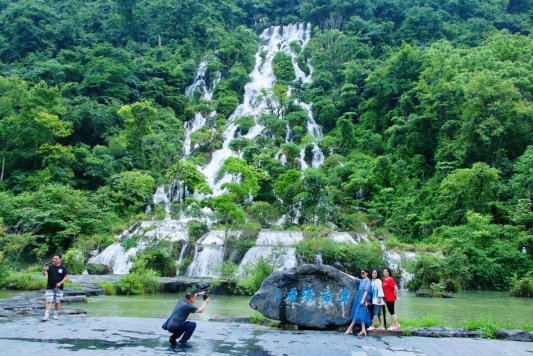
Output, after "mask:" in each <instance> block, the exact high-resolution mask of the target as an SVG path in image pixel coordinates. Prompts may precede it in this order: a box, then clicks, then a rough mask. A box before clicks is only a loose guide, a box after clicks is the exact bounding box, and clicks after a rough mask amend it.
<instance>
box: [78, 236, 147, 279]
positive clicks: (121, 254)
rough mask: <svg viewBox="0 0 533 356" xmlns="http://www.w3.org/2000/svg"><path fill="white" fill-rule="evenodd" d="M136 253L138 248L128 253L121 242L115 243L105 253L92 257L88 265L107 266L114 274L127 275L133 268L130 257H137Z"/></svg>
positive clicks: (129, 250) (131, 249)
mask: <svg viewBox="0 0 533 356" xmlns="http://www.w3.org/2000/svg"><path fill="white" fill-rule="evenodd" d="M136 253H137V248H136V247H133V248H130V249H128V250H127V251H126V250H125V249H124V247H122V245H121V244H120V242H115V243H114V244H112V245H109V246H108V247H107V248H106V249H105V250H104V251H102V253H100V254H98V255H96V256H94V257H91V258H90V259H89V261H88V263H98V264H104V265H107V266H109V268H111V269H112V270H113V273H114V274H127V273H129V271H130V269H131V267H132V266H133V262H131V261H130V257H132V256H135V254H136Z"/></svg>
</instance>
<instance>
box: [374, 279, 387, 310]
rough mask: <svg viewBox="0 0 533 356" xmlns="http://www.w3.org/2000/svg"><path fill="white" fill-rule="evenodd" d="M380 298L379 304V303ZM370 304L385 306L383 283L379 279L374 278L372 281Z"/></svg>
mask: <svg viewBox="0 0 533 356" xmlns="http://www.w3.org/2000/svg"><path fill="white" fill-rule="evenodd" d="M379 298H381V303H379ZM372 304H374V305H385V293H383V283H381V279H379V278H376V279H373V280H372Z"/></svg>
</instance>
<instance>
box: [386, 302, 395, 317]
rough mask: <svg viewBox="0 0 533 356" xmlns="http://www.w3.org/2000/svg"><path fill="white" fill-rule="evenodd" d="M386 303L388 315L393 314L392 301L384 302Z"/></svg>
mask: <svg viewBox="0 0 533 356" xmlns="http://www.w3.org/2000/svg"><path fill="white" fill-rule="evenodd" d="M385 304H387V309H388V310H389V314H390V315H394V314H395V313H394V302H385Z"/></svg>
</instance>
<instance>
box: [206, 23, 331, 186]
mask: <svg viewBox="0 0 533 356" xmlns="http://www.w3.org/2000/svg"><path fill="white" fill-rule="evenodd" d="M310 34H311V25H310V24H293V25H288V26H283V27H282V26H273V27H270V28H268V29H265V30H264V31H263V33H262V34H261V36H260V38H261V39H262V40H263V42H264V43H265V44H264V45H263V46H261V48H260V49H259V51H258V52H257V53H256V58H255V67H254V69H253V71H252V73H251V74H250V82H249V83H248V84H246V86H245V87H244V100H243V102H242V104H240V105H239V106H238V107H237V109H235V112H233V114H231V116H230V117H229V119H228V125H227V127H226V130H225V131H224V133H223V140H224V141H223V144H222V148H221V149H220V150H217V151H215V152H213V154H212V157H211V161H210V162H209V163H208V164H207V165H206V166H205V167H204V168H203V169H202V173H203V174H204V175H205V176H206V178H207V181H208V182H209V185H210V186H211V187H212V188H213V195H214V196H217V195H220V194H222V191H223V190H222V188H221V186H222V184H224V183H225V182H228V178H225V177H218V171H219V170H220V168H221V167H222V164H223V163H224V161H225V160H226V159H227V158H229V157H237V156H238V154H237V152H235V151H233V150H231V149H230V148H229V145H230V142H231V140H233V139H234V138H235V133H236V132H237V129H238V127H237V125H236V124H235V122H234V121H235V119H236V118H238V117H241V116H251V117H253V118H254V121H255V125H254V126H252V127H251V128H250V130H249V131H248V133H247V134H246V135H244V137H245V138H248V139H253V138H255V137H257V136H258V135H260V134H261V132H262V131H263V129H264V127H263V126H262V125H261V124H259V123H258V121H257V118H258V117H259V116H260V115H261V114H262V113H264V112H266V111H267V105H266V103H265V101H263V100H260V97H261V92H262V90H269V89H272V87H273V86H274V82H275V80H276V78H275V76H274V72H273V70H272V60H273V58H274V56H275V54H276V53H277V52H279V51H283V52H285V53H287V54H289V55H290V56H291V58H292V63H293V67H294V69H295V73H296V77H297V79H299V80H302V82H309V81H310V80H311V75H310V74H309V75H307V76H306V75H305V74H304V72H303V71H302V70H301V69H300V68H299V67H298V64H297V63H296V56H297V55H296V54H295V53H294V52H293V51H292V50H291V48H290V43H291V42H293V41H296V42H298V43H299V44H300V45H301V47H302V48H303V47H305V45H306V44H307V43H308V42H309V39H310ZM301 104H302V106H304V107H305V104H303V103H301ZM306 110H307V109H306ZM308 113H309V115H311V112H310V110H309V111H308ZM310 120H312V115H311V116H310ZM312 122H314V120H313V121H312ZM314 125H315V126H318V125H316V123H314ZM314 131H316V130H314V129H313V130H311V131H310V133H311V134H313V132H314ZM287 135H288V136H287V137H286V139H288V138H289V136H290V133H289V131H288V132H287ZM315 137H316V136H315ZM320 138H321V137H317V139H320ZM317 147H318V145H317ZM318 149H320V148H318ZM317 155H318V152H317ZM322 156H323V155H322ZM279 159H280V160H281V159H282V156H281V155H280V156H279ZM316 161H317V163H316V164H318V165H319V164H321V162H320V159H319V158H317V160H316ZM322 161H323V159H322ZM302 162H303V160H302ZM318 162H320V163H318ZM219 178H220V179H219Z"/></svg>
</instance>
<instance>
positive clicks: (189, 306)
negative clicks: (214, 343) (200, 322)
mask: <svg viewBox="0 0 533 356" xmlns="http://www.w3.org/2000/svg"><path fill="white" fill-rule="evenodd" d="M206 293H207V292H206V291H203V292H200V293H193V292H187V293H185V299H182V300H180V301H179V302H178V304H176V307H175V308H174V311H173V312H172V315H170V317H169V318H168V320H167V322H166V323H165V324H164V325H163V329H165V330H168V331H169V332H171V333H172V335H171V336H170V339H169V340H168V342H170V344H171V345H172V346H176V345H177V344H178V342H177V341H176V340H177V339H178V338H179V337H180V336H181V339H180V341H179V344H180V346H183V347H191V346H190V345H189V344H188V343H187V341H188V340H189V339H190V338H191V336H192V334H193V333H194V330H195V329H196V323H195V322H193V321H187V318H188V317H189V314H192V313H203V312H204V310H205V308H206V307H207V305H208V304H209V298H207V294H206ZM197 296H203V297H204V302H203V304H202V305H201V306H200V307H199V308H196V307H195V306H194V301H195V299H196V297H197ZM182 335H183V336H182Z"/></svg>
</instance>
